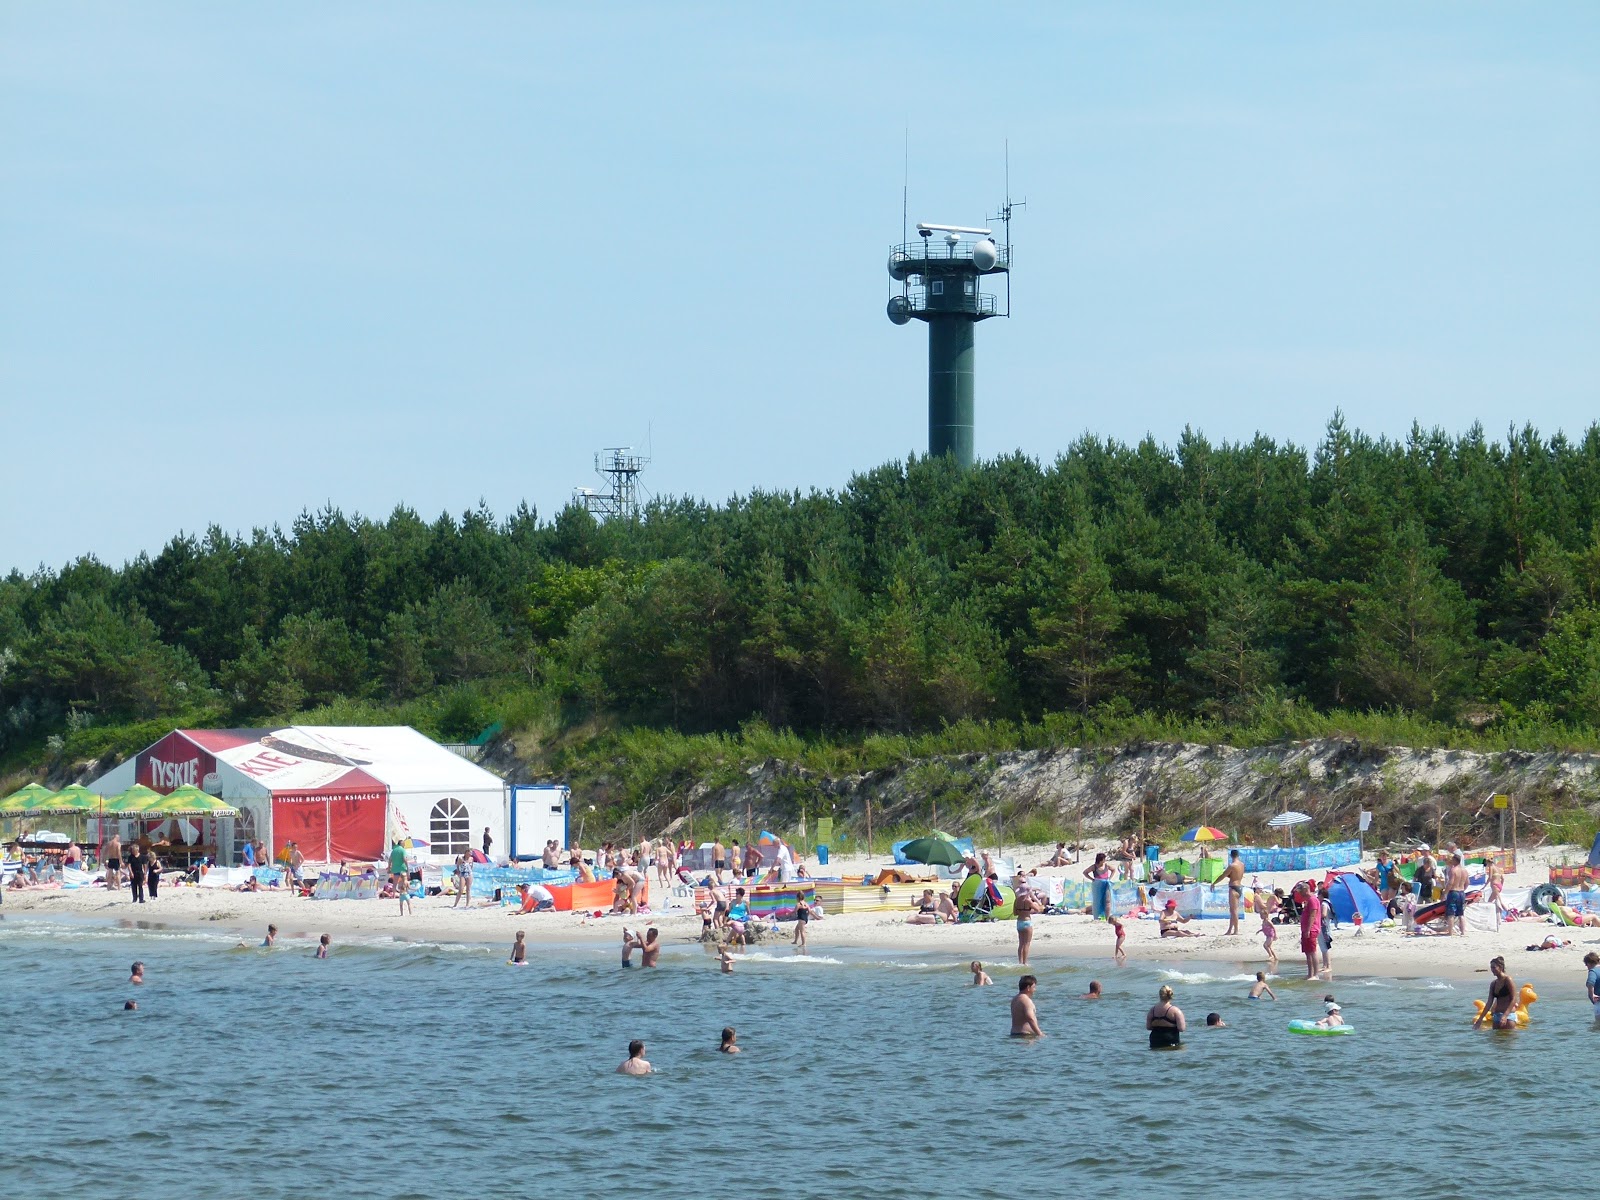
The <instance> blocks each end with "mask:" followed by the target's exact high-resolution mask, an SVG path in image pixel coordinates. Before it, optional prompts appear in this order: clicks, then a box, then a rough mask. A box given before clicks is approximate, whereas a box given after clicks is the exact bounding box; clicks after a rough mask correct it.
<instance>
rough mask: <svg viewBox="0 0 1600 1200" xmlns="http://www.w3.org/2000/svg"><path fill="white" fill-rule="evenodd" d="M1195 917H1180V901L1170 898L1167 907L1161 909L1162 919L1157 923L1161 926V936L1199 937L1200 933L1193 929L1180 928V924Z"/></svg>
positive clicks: (1184, 923) (1186, 922)
mask: <svg viewBox="0 0 1600 1200" xmlns="http://www.w3.org/2000/svg"><path fill="white" fill-rule="evenodd" d="M1193 919H1194V918H1192V917H1180V916H1179V915H1178V902H1177V901H1176V900H1168V901H1167V905H1166V907H1165V908H1163V909H1162V910H1161V917H1160V919H1159V920H1158V921H1157V922H1156V923H1157V924H1158V925H1159V926H1160V927H1161V936H1162V937H1164V938H1167V937H1199V936H1200V935H1199V934H1198V933H1195V932H1194V931H1193V930H1190V929H1179V928H1178V926H1179V925H1187V924H1188V923H1189V922H1190V921H1191V920H1193Z"/></svg>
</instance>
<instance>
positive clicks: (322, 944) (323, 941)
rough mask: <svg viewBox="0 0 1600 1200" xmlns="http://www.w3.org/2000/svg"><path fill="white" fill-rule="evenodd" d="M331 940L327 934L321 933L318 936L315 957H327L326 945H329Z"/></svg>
mask: <svg viewBox="0 0 1600 1200" xmlns="http://www.w3.org/2000/svg"><path fill="white" fill-rule="evenodd" d="M332 942H333V939H332V938H331V937H329V936H328V935H327V934H323V935H322V936H321V937H320V938H318V939H317V957H318V958H327V957H328V947H329V945H331V944H332Z"/></svg>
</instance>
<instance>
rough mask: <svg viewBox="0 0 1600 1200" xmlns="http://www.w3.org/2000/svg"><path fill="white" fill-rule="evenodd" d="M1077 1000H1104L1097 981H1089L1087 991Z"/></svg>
mask: <svg viewBox="0 0 1600 1200" xmlns="http://www.w3.org/2000/svg"><path fill="white" fill-rule="evenodd" d="M1078 999H1079V1000H1104V999H1105V995H1104V994H1103V993H1102V992H1101V991H1100V981H1099V980H1098V979H1091V980H1089V990H1088V991H1087V992H1085V993H1084V994H1083V995H1081V996H1079V997H1078Z"/></svg>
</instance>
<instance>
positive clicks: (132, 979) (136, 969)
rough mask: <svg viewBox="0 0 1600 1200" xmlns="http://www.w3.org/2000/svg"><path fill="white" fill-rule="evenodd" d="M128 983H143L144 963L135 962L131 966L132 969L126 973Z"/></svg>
mask: <svg viewBox="0 0 1600 1200" xmlns="http://www.w3.org/2000/svg"><path fill="white" fill-rule="evenodd" d="M128 982H129V983H132V984H135V985H137V984H141V983H143V982H144V963H142V962H136V963H134V964H133V969H132V970H131V971H129V973H128Z"/></svg>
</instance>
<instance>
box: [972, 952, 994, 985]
mask: <svg viewBox="0 0 1600 1200" xmlns="http://www.w3.org/2000/svg"><path fill="white" fill-rule="evenodd" d="M993 982H994V980H992V979H990V978H989V972H987V971H985V970H984V969H983V964H982V963H981V962H979V961H978V960H977V959H973V960H972V986H973V987H988V986H989V985H990V984H991V983H993Z"/></svg>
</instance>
